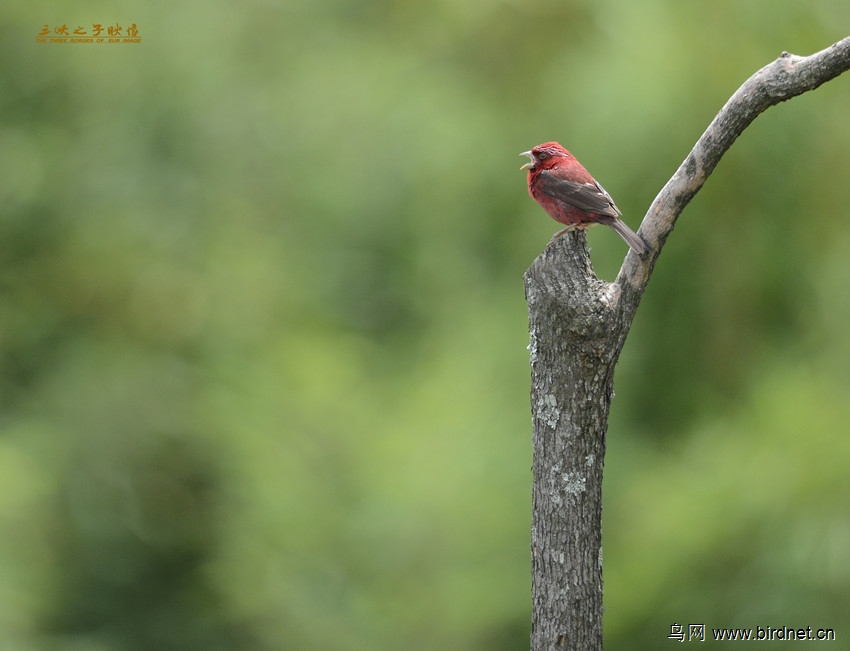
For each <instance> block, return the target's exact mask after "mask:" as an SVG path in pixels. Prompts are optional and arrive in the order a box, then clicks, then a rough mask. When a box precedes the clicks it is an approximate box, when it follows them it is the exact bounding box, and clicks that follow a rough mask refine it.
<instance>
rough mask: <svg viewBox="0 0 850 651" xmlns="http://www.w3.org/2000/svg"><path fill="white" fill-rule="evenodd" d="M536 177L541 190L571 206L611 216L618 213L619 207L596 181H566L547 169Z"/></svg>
mask: <svg viewBox="0 0 850 651" xmlns="http://www.w3.org/2000/svg"><path fill="white" fill-rule="evenodd" d="M537 179H538V181H537V182H538V183H539V184H540V187H541V189H542V190H543V192H545V193H546V194H548V195H549V196H551V197H555V198H556V199H560V200H561V201H563V202H565V203H568V204H570V205H571V206H575V207H576V208H580V209H581V210H586V211H587V212H593V213H597V214H600V215H609V216H611V217H616V216H617V215H619V214H620V209H619V208H617V206H616V205H615V204H614V200H613V199H612V198H611V195H609V194H608V193H607V192H605V189H604V188H603V187H602V186H601V185H599V184H598V183H597V182H596V181H593V182H591V183H577V182H575V181H568V180H566V179H563V178H561V177H559V176H558V175H557V174H553V173H552V172H550V171H548V170H544V171H542V172H540V174H539V175H538V177H537Z"/></svg>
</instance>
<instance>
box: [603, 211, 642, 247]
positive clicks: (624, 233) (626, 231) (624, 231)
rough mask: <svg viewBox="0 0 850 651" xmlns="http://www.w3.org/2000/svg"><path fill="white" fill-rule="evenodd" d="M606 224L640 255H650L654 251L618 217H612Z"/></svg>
mask: <svg viewBox="0 0 850 651" xmlns="http://www.w3.org/2000/svg"><path fill="white" fill-rule="evenodd" d="M604 223H605V224H608V226H610V227H611V228H613V229H614V230H615V231H616V232H617V235H619V236H620V237H622V238H623V239H624V240H625V241H626V244H628V245H629V247H631V249H632V251H634V252H635V253H637V254H638V255H641V254H642V253H649V252H650V251H652V247H650V246H649V244H647V243H646V242H644V241H643V238H642V237H641V236H640V235H638V234H637V233H635V232H634V231H633V230H632V229H631V228H629V227H628V226H627V225H626V222H624V221H623V220H622V219H620V218H618V217H612V218H611V220H610V221H608V220H606V221H605V222H604Z"/></svg>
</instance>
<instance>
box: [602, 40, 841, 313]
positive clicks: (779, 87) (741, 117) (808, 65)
mask: <svg viewBox="0 0 850 651" xmlns="http://www.w3.org/2000/svg"><path fill="white" fill-rule="evenodd" d="M847 70H850V36H848V37H847V38H845V39H843V40H841V41H839V42H837V43H835V44H833V45H831V46H829V47H828V48H826V49H825V50H821V51H820V52H817V53H815V54H812V55H811V56H807V57H801V56H797V55H795V54H789V53H788V52H783V53H782V54H781V55H780V57H779V58H778V59H776V60H775V61H773V62H772V63H770V64H768V65H766V66H765V67H764V68H762V69H761V70H759V71H758V72H756V73H755V74H754V75H753V76H752V77H750V78H749V79H747V81H745V82H744V84H743V85H742V86H741V87H740V88H739V89H738V90H737V91H736V92H735V94H734V95H732V97H731V98H729V101H728V102H726V104H725V106H724V107H723V108H722V109H720V112H719V113H718V114H717V116H716V117H715V118H714V120H712V122H711V124H710V125H708V128H707V129H706V130H705V133H703V134H702V136H701V137H700V139H699V140H698V141H697V143H696V145H694V148H693V149H692V150H691V153H690V154H688V156H687V158H685V160H684V162H683V163H682V164H681V165H680V166H679V169H678V170H676V173H675V174H674V175H673V177H672V178H671V179H670V180H669V181H668V182H667V184H666V185H665V186H664V187H663V188H662V189H661V192H659V193H658V196H657V197H655V201H653V202H652V205H651V206H650V207H649V210H648V211H647V213H646V216H645V217H644V219H643V222H642V224H641V228H640V231H639V232H640V234H641V235H643V237H644V239H645V240H646V241H647V242H649V243H650V244H651V245H652V246H653V248H654V249H655V250H654V251H653V252H652V253H651V254H650V255H649V256H647V257H646V258H645V259H644V260H640V259H638V257H637V256H635V255H633V254H631V253H630V254H629V255H627V256H626V260H625V261H624V262H623V266H622V268H621V269H620V273H619V275H618V277H617V281H616V282H617V284H619V285H621V286H622V285H623V284H628V285H630V286H631V287H632V288H634V289H636V290H637V291H638V292H639V294H642V293H643V289H644V288H645V287H646V284H647V282H649V276H650V274H651V273H652V269H653V268H654V266H655V261H656V260H657V259H658V255H659V253H660V252H661V248H662V247H663V246H664V242H665V241H666V240H667V237H668V236H669V235H670V232H671V231H672V230H673V226H675V224H676V220H677V219H678V218H679V215H680V214H681V213H682V211H683V210H684V209H685V206H687V205H688V203H689V202H690V200H691V199H693V198H694V196H695V195H696V193H697V192H699V190H700V188H702V186H703V184H704V183H705V182H706V180H707V179H708V177H709V176H710V175H711V173H712V172H713V171H714V168H715V167H716V166H717V163H719V162H720V159H721V158H722V157H723V154H725V153H726V152H727V151H728V150H729V148H730V147H731V146H732V143H734V142H735V140H737V139H738V136H740V135H741V134H742V133H743V132H744V129H746V128H747V127H748V126H750V124H751V123H752V121H753V120H755V119H756V118H757V117H758V116H759V115H760V114H761V113H763V112H764V111H766V110H767V109H768V108H770V107H771V106H774V105H776V104H779V103H781V102H784V101H786V100H789V99H791V98H792V97H796V96H797V95H801V94H803V93H805V92H807V91H810V90H814V89H815V88H817V87H818V86H820V85H821V84H823V83H826V82H827V81H830V80H831V79H834V78H835V77H837V76H838V75H840V74H841V73H843V72H846V71H847ZM623 307H624V308H625V309H630V310H631V312H632V314H633V313H634V311H635V310H636V309H637V304H634V305H624V306H623ZM628 320H629V321H630V320H631V319H628Z"/></svg>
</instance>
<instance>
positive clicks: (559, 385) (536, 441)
mask: <svg viewBox="0 0 850 651" xmlns="http://www.w3.org/2000/svg"><path fill="white" fill-rule="evenodd" d="M848 68H850V37H848V38H845V39H844V40H842V41H839V42H838V43H835V44H834V45H832V46H831V47H829V48H827V49H826V50H823V51H821V52H818V53H816V54H813V55H811V56H809V57H799V56H795V55H791V54H788V53H783V54H782V55H781V56H780V57H779V58H778V59H776V60H775V61H774V62H772V63H771V64H769V65H767V66H765V67H764V68H762V69H761V70H759V71H758V72H757V73H755V74H754V75H753V76H752V77H750V78H749V79H748V80H747V81H746V82H745V83H744V84H743V85H742V86H741V87H740V88H739V89H738V90H737V92H736V93H735V94H734V95H733V96H732V97H731V98H730V99H729V101H728V102H727V103H726V105H725V106H724V107H723V108H722V109H721V110H720V112H719V113H718V115H717V117H715V119H714V120H713V121H712V123H711V124H710V125H709V127H708V129H706V131H705V133H704V134H703V135H702V137H701V138H700V139H699V141H698V142H697V143H696V145H695V146H694V148H693V149H692V150H691V153H690V154H688V156H687V158H686V159H685V161H684V162H683V163H682V165H681V166H680V167H679V169H678V170H677V171H676V173H675V174H674V175H673V177H672V178H671V179H670V181H668V182H667V184H666V185H665V186H664V188H663V189H662V190H661V192H660V193H659V194H658V196H657V197H656V198H655V200H654V201H653V203H652V205H651V206H650V208H649V211H648V212H647V213H646V216H645V217H644V219H643V223H642V225H641V228H640V231H639V233H640V234H641V235H642V236H643V238H644V239H645V240H646V241H647V242H648V243H649V244H650V245H651V246H652V247H653V249H654V250H653V251H652V252H650V253H648V254H645V255H643V256H640V257H639V256H637V255H636V254H635V253H634V252H632V251H629V253H628V254H627V255H626V258H625V260H624V262H623V265H622V267H621V269H620V272H619V274H618V276H617V279H616V280H615V281H614V282H613V283H607V282H605V281H602V280H600V279H599V278H597V277H596V275H595V274H594V272H593V268H592V266H591V263H590V256H589V254H588V250H587V242H586V238H585V235H584V233H583V232H582V231H574V232H571V233H567V234H566V235H564V236H563V237H561V238H559V239H558V240H556V241H555V242H553V243H552V244H550V245H549V246H548V247H546V250H545V251H544V252H543V253H542V254H541V255H540V256H539V257H538V258H537V259H536V260H535V261H534V263H533V264H532V265H531V267H530V268H529V269H528V271H526V273H525V294H526V300H527V301H528V313H529V331H530V345H529V349H530V351H531V409H532V415H533V430H534V431H533V445H534V452H533V454H534V461H533V473H534V478H533V488H532V501H533V504H532V509H533V513H532V525H531V553H532V632H531V648H532V651H550V650H554V649H574V650H576V651H595V650H601V649H602V469H603V464H604V459H605V435H606V431H607V427H608V413H609V409H610V405H611V398H612V396H613V393H614V367H615V365H616V363H617V359H618V358H619V356H620V351H621V350H622V348H623V344H624V342H625V340H626V336H627V335H628V332H629V328H630V326H631V323H632V320H633V319H634V315H635V312H636V310H637V308H638V305H639V304H640V299H641V297H642V295H643V292H644V290H645V289H646V285H647V283H648V282H649V278H650V276H651V274H652V270H653V269H654V267H655V263H656V261H657V259H658V255H659V254H660V252H661V248H662V247H663V245H664V242H665V241H666V240H667V237H668V236H669V235H670V232H671V231H672V230H673V226H674V225H675V223H676V220H677V219H678V217H679V215H680V214H681V212H682V210H683V209H684V208H685V206H686V205H687V204H688V202H689V201H690V200H691V199H692V198H693V197H694V195H696V193H697V192H698V191H699V189H700V188H701V187H702V185H703V184H704V183H705V181H706V180H707V179H708V177H709V175H710V174H711V173H712V171H713V170H714V168H715V166H716V165H717V163H718V162H719V161H720V158H721V157H722V156H723V154H724V153H725V152H726V151H727V150H728V149H729V147H731V146H732V143H733V142H734V141H735V139H736V138H737V137H738V136H739V135H741V133H743V131H744V129H746V128H747V126H749V124H750V123H751V122H752V121H753V120H754V119H755V118H756V117H757V116H758V115H759V114H760V113H762V112H763V111H764V110H766V109H767V108H769V107H770V106H773V105H774V104H778V103H780V102H783V101H785V100H788V99H791V98H792V97H795V96H797V95H800V94H802V93H804V92H806V91H809V90H814V89H815V88H817V87H818V86H820V85H821V84H822V83H824V82H826V81H829V80H830V79H833V78H834V77H836V76H838V75H839V74H841V73H842V72H844V71H846V70H847V69H848Z"/></svg>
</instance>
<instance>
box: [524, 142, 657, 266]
mask: <svg viewBox="0 0 850 651" xmlns="http://www.w3.org/2000/svg"><path fill="white" fill-rule="evenodd" d="M520 156H528V157H529V158H530V159H531V161H530V162H528V163H526V164H525V165H523V166H522V167H521V168H520V169H523V170H528V194H530V195H531V197H532V198H533V199H534V200H535V201H536V202H537V203H539V204H540V207H541V208H543V210H545V211H546V212H547V213H549V216H550V217H551V218H552V219H554V220H555V221H556V222H561V223H562V224H566V225H567V227H566V228H564V229H561V230H560V231H558V232H557V233H555V234H554V235H553V236H552V240H553V241H554V240H555V239H556V238H558V237H560V236H561V235H563V234H564V233H566V232H567V231H568V230H570V229H571V228H586V227H587V226H590V225H591V224H605V225H606V226H610V227H611V228H613V229H614V230H615V231H616V232H617V235H619V236H620V237H622V238H623V239H624V240H625V241H626V244H628V245H629V246H630V247H631V248H632V250H633V251H634V252H635V253H637V254H638V255H640V254H641V253H647V252H648V251H650V250H651V249H650V248H649V245H647V243H646V242H644V241H643V239H642V238H641V237H640V236H639V235H637V234H636V233H635V232H634V231H633V230H632V229H631V228H629V227H628V226H626V223H625V222H624V221H623V220H622V219H620V218H619V216H618V215H620V214H622V213H621V212H620V209H619V208H617V206H616V204H615V203H614V200H613V199H612V198H611V195H609V194H608V193H607V192H605V189H604V188H603V187H602V186H601V185H599V183H597V182H596V179H594V178H593V177H592V176H591V175H590V173H589V172H588V171H587V170H586V169H584V167H583V166H582V164H581V163H579V162H578V161H577V160H576V157H575V156H573V155H572V154H571V153H570V152H568V151H567V150H566V149H564V148H563V147H561V145H559V144H558V143H557V142H544V143H543V144H542V145H537V146H536V147H535V148H534V149H532V150H531V151H524V152H522V153H521V154H520Z"/></svg>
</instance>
